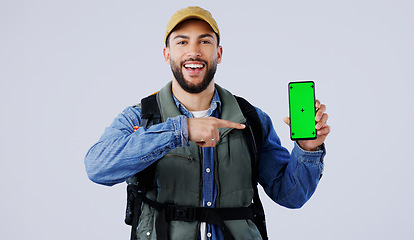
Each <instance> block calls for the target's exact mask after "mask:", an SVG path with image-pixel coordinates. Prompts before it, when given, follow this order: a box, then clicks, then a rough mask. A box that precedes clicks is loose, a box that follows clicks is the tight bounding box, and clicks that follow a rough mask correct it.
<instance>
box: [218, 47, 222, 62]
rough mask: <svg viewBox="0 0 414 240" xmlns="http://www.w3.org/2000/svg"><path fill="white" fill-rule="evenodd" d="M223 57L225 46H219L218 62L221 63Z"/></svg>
mask: <svg viewBox="0 0 414 240" xmlns="http://www.w3.org/2000/svg"><path fill="white" fill-rule="evenodd" d="M222 57H223V47H222V46H218V47H217V63H221V59H222Z"/></svg>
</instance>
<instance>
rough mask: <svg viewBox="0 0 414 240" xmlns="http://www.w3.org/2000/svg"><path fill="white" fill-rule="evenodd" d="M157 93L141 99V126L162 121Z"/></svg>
mask: <svg viewBox="0 0 414 240" xmlns="http://www.w3.org/2000/svg"><path fill="white" fill-rule="evenodd" d="M157 95H158V94H152V95H149V96H148V97H146V98H143V99H141V127H145V128H148V127H150V126H151V125H155V124H158V123H160V122H161V112H160V109H159V107H158V104H157ZM151 121H152V123H151Z"/></svg>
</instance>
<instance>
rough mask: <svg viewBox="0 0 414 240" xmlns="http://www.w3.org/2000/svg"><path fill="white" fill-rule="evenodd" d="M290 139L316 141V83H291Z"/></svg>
mask: <svg viewBox="0 0 414 240" xmlns="http://www.w3.org/2000/svg"><path fill="white" fill-rule="evenodd" d="M289 114H290V139H292V140H303V139H315V138H316V136H317V135H316V129H315V124H316V122H315V83H314V82H313V81H306V82H290V83H289Z"/></svg>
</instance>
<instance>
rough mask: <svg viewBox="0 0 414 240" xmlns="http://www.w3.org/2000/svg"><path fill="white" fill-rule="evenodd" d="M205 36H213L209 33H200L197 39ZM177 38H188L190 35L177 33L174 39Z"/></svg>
mask: <svg viewBox="0 0 414 240" xmlns="http://www.w3.org/2000/svg"><path fill="white" fill-rule="evenodd" d="M205 37H211V38H214V37H213V35H211V34H209V33H205V34H201V35H200V36H198V38H199V39H200V38H205ZM177 38H183V39H190V37H189V36H186V35H177V36H175V37H174V39H177Z"/></svg>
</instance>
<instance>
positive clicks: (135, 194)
mask: <svg viewBox="0 0 414 240" xmlns="http://www.w3.org/2000/svg"><path fill="white" fill-rule="evenodd" d="M127 193H128V195H127V197H128V204H131V206H129V205H128V206H127V211H131V212H133V215H131V213H129V214H128V213H127V216H132V219H129V220H127V219H125V223H126V224H128V225H131V226H132V229H131V240H134V239H136V236H137V227H138V220H139V217H140V216H141V205H142V200H143V199H144V198H145V193H144V192H142V191H140V190H139V188H138V186H137V185H135V184H129V185H128V187H127Z"/></svg>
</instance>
